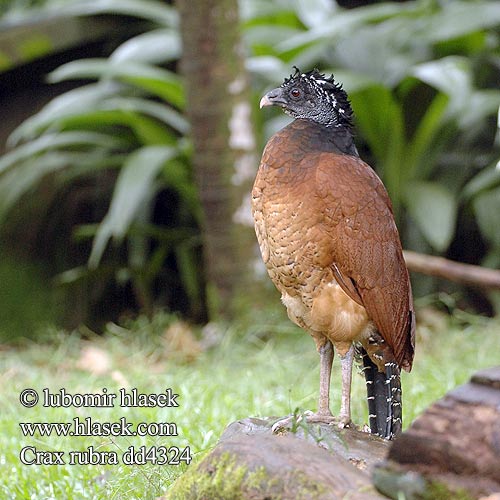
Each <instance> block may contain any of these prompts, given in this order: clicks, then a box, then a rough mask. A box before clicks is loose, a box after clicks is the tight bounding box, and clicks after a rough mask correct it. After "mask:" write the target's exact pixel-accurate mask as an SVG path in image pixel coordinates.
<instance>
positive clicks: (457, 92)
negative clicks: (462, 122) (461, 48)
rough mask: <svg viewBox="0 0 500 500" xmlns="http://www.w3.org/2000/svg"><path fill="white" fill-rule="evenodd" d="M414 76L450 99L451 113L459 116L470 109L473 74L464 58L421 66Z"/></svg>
mask: <svg viewBox="0 0 500 500" xmlns="http://www.w3.org/2000/svg"><path fill="white" fill-rule="evenodd" d="M412 73H413V75H414V76H416V77H417V78H418V79H420V80H422V81H423V82H425V83H427V84H428V85H430V86H432V87H435V88H436V89H438V90H439V91H441V92H443V93H444V94H446V95H448V96H449V97H450V108H449V113H450V114H451V116H458V115H459V114H460V113H461V112H462V111H463V110H465V109H467V108H469V103H470V98H471V95H472V73H471V67H470V63H469V61H468V60H467V59H466V58H464V57H456V56H450V57H445V58H443V59H439V60H437V61H431V62H427V63H424V64H419V65H418V66H416V67H415V68H414V69H413V71H412Z"/></svg>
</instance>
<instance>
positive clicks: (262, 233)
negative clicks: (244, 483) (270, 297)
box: [252, 71, 414, 437]
mask: <svg viewBox="0 0 500 500" xmlns="http://www.w3.org/2000/svg"><path fill="white" fill-rule="evenodd" d="M296 94H297V95H296ZM261 105H279V106H281V107H283V108H284V110H285V111H286V112H287V113H289V114H291V115H292V116H294V117H295V118H296V119H295V121H293V122H292V123H291V124H290V125H288V126H287V127H285V128H284V129H282V130H281V131H279V132H278V133H276V134H275V135H274V136H273V137H272V138H271V139H270V140H269V142H268V144H267V146H266V148H265V150H264V153H263V156H262V161H261V164H260V168H259V171H258V174H257V177H256V180H255V185H254V188H253V193H252V202H253V205H252V209H253V216H254V219H255V229H256V233H257V238H258V241H259V245H260V249H261V253H262V257H263V260H264V262H265V265H266V267H267V270H268V273H269V276H270V277H271V279H272V281H273V282H274V284H275V285H276V287H277V288H278V290H279V291H280V292H281V294H282V301H283V304H284V305H285V306H286V308H287V312H288V316H289V317H290V319H291V320H292V321H293V322H295V323H296V324H297V325H299V326H300V327H302V328H304V329H305V330H306V331H308V332H309V333H310V334H311V336H312V337H313V339H314V340H315V342H316V345H317V348H318V351H319V352H320V356H321V371H320V402H319V408H318V413H317V415H316V416H315V417H314V418H312V419H313V420H314V419H315V420H320V421H331V420H332V417H331V413H330V410H329V382H330V381H329V378H330V371H331V363H332V359H333V352H331V347H330V345H331V344H333V346H334V347H335V350H336V351H337V352H338V353H339V354H340V357H341V360H342V373H343V392H342V407H341V413H340V420H341V422H342V423H343V424H347V423H348V422H349V421H350V408H349V398H350V394H349V393H350V378H351V372H350V371H351V368H350V365H351V364H352V358H353V348H352V344H353V343H356V344H360V345H361V346H363V348H364V351H365V367H366V366H367V365H366V364H367V363H368V365H369V364H370V363H371V365H372V368H373V365H375V366H376V367H377V368H376V369H375V370H373V369H372V371H371V372H370V373H371V375H370V377H371V378H372V379H373V377H374V376H380V375H383V376H384V378H385V379H387V382H386V384H382V385H386V386H387V387H386V388H384V389H383V390H384V391H386V392H385V393H384V394H371V393H370V387H368V389H369V391H368V392H369V408H370V414H371V424H372V431H373V432H377V433H380V434H383V435H384V436H385V437H391V436H392V435H393V434H395V433H396V432H397V431H398V430H399V429H400V425H401V421H400V418H401V408H400V385H399V370H398V368H399V367H401V368H404V369H406V370H408V371H409V370H410V369H411V366H412V361H413V345H414V314H413V305H412V296H411V287H410V283H409V278H408V271H407V269H406V266H405V262H404V260H403V254H402V249H401V243H400V240H399V235H398V231H397V228H396V225H395V222H394V217H393V213H392V207H391V202H390V200H389V197H388V195H387V192H386V190H385V188H384V186H383V184H382V182H381V181H380V179H379V178H378V177H377V175H376V174H375V172H374V171H373V170H372V169H371V168H370V167H369V166H368V165H367V164H366V163H364V162H363V161H362V160H361V159H360V158H359V157H358V155H357V151H356V148H355V146H354V143H353V140H352V134H351V126H350V125H351V123H350V121H351V114H352V112H351V110H350V107H349V103H348V101H347V96H346V95H345V92H344V91H343V90H342V88H341V87H340V86H338V85H335V84H334V82H333V79H325V78H324V76H323V75H320V74H319V73H318V72H317V71H313V72H310V73H307V74H300V72H297V73H296V75H294V76H293V77H290V78H289V79H287V80H285V83H284V84H283V85H282V86H281V87H279V88H278V89H275V90H273V91H271V92H269V93H267V94H266V96H264V98H263V99H262V101H261ZM330 343H331V344H330ZM366 370H367V373H368V372H369V371H370V368H369V367H367V368H366ZM377 372H379V373H378V375H377ZM370 377H368V378H367V382H368V384H370V383H371V384H373V385H374V386H376V385H378V384H376V383H375V381H374V380H371V382H370V380H369V378H370ZM387 391H388V392H387ZM372 392H373V391H372ZM370 398H371V399H372V401H370ZM388 398H390V405H389V406H388V405H387V404H386V401H387V400H388ZM370 402H371V406H370ZM398 406H399V409H398V408H397V407H398ZM374 412H375V413H381V415H375V413H374ZM377 418H378V420H379V422H378V424H376V423H375V421H376V420H377ZM389 420H390V422H389ZM385 421H387V422H389V423H387V425H385V424H384V422H385ZM381 422H382V423H381Z"/></svg>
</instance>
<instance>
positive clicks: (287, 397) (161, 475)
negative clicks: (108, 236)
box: [0, 312, 500, 500]
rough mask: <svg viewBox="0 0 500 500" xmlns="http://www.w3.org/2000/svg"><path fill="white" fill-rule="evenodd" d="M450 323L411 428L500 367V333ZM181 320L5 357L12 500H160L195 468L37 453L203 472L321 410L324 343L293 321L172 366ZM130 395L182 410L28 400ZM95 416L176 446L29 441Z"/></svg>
mask: <svg viewBox="0 0 500 500" xmlns="http://www.w3.org/2000/svg"><path fill="white" fill-rule="evenodd" d="M462 319H463V318H459V319H458V320H457V319H456V318H455V319H453V320H452V321H451V322H446V321H444V322H442V324H441V327H440V329H439V331H433V330H431V329H429V328H423V329H422V330H421V333H420V336H419V337H420V338H419V346H418V350H417V355H416V360H415V365H414V370H413V371H412V373H411V374H409V375H408V374H404V375H403V391H404V403H405V406H404V411H405V424H406V426H408V425H409V424H410V423H411V421H412V420H413V419H414V418H415V417H417V416H418V415H419V414H420V413H421V412H422V411H423V410H424V409H425V408H426V407H427V406H428V405H429V404H430V403H432V402H433V401H434V400H436V399H438V398H439V397H441V396H442V395H443V394H445V393H446V392H447V391H448V390H449V389H451V388H452V387H454V386H456V385H458V384H461V383H464V382H465V381H467V379H468V378H469V377H470V375H471V374H472V373H473V372H474V371H475V370H477V369H479V368H482V367H487V366H492V365H494V364H498V363H499V354H498V353H499V352H500V324H499V322H498V320H497V321H494V320H490V321H488V320H484V319H479V318H471V317H467V318H465V320H466V321H462ZM170 320H171V318H168V317H165V316H164V315H159V316H158V317H157V318H155V320H154V322H153V323H148V322H147V321H145V320H143V319H142V320H139V321H136V322H135V323H133V324H132V325H130V329H131V331H129V330H128V329H127V328H121V327H117V326H116V325H114V326H112V327H110V331H109V332H108V334H107V335H105V336H104V337H100V338H93V340H91V341H89V340H83V339H82V338H81V335H79V334H71V335H68V334H63V333H62V332H57V331H50V330H48V331H47V334H50V335H49V336H50V341H48V342H42V341H40V343H29V344H25V345H23V346H22V347H12V346H4V347H2V348H1V349H0V377H1V379H0V382H1V389H0V396H1V399H0V404H1V408H2V411H1V412H0V423H1V424H0V425H1V429H2V447H1V449H0V498H9V499H67V500H71V499H86V498H91V499H120V500H122V499H123V500H126V499H136V498H137V499H139V498H140V499H145V500H147V499H151V500H152V499H156V498H158V497H161V496H162V495H164V494H165V492H166V491H167V489H168V486H169V485H170V484H171V482H172V481H173V480H175V478H176V477H177V476H178V475H179V474H181V473H182V472H183V470H185V468H186V466H185V465H183V464H182V465H179V466H167V465H161V466H160V465H152V464H147V465H136V466H128V465H123V464H120V465H108V466H106V465H69V464H67V465H23V464H22V463H21V462H20V460H19V452H20V450H21V449H22V448H23V447H25V446H35V447H36V448H37V449H39V450H48V451H54V450H58V451H64V452H65V455H64V456H65V457H66V458H67V457H68V453H69V451H71V450H81V451H82V450H86V449H87V448H88V447H89V446H93V447H94V449H96V450H100V451H103V450H109V451H115V452H116V453H117V455H118V456H119V457H120V456H121V454H122V453H123V452H124V451H126V450H127V449H128V448H129V446H134V447H135V448H136V449H137V448H139V447H140V446H141V445H145V446H147V447H150V446H166V447H170V446H177V447H179V448H181V449H182V448H184V447H186V446H189V447H190V449H191V451H192V453H193V456H194V460H196V459H198V458H199V457H200V456H202V455H203V453H204V452H205V451H207V450H209V449H210V448H211V447H212V446H214V444H215V443H216V441H217V438H218V436H219V435H220V434H221V432H222V431H223V429H224V427H225V426H226V425H227V424H229V423H230V422H232V421H234V420H237V419H240V418H244V417H247V416H271V415H277V416H282V415H285V414H288V413H291V412H293V411H294V410H295V408H297V407H300V408H301V409H315V408H316V398H317V393H318V356H317V354H316V352H315V349H314V343H313V342H312V340H311V339H310V338H309V337H308V336H307V335H305V334H304V333H302V332H301V331H300V330H298V329H296V328H295V327H293V326H291V325H290V324H289V323H288V322H287V321H286V320H284V319H283V315H282V314H281V312H277V313H276V314H275V315H271V316H269V317H267V320H266V322H265V323H264V322H263V321H261V320H256V321H255V323H254V324H253V325H252V326H251V327H248V326H247V327H243V326H241V325H240V326H232V327H230V328H227V329H226V331H224V336H223V340H222V342H221V343H220V344H219V345H218V346H217V347H216V348H213V349H212V350H209V351H207V352H204V353H202V354H201V355H200V356H198V357H197V359H196V360H195V361H194V362H192V363H181V362H179V361H174V360H172V359H171V358H170V357H169V356H168V355H167V353H166V352H165V349H164V348H163V347H162V344H161V342H160V340H159V339H160V336H161V333H162V331H163V328H164V326H165V324H166V323H168V322H169V321H170ZM89 343H91V344H92V345H94V346H96V347H99V348H100V349H102V350H103V351H105V352H106V353H107V354H108V355H109V357H110V360H111V366H110V367H109V370H108V371H106V372H105V373H104V374H102V375H95V374H91V373H90V372H89V371H86V370H83V369H81V368H79V367H78V366H77V365H78V360H79V358H80V355H81V350H82V348H83V347H84V346H88V345H89ZM354 379H355V380H354V387H353V419H354V421H355V422H357V423H363V422H365V421H366V409H365V400H364V390H365V389H364V384H363V380H362V378H361V377H360V376H355V377H354ZM339 380H340V378H339V366H338V363H334V374H333V378H332V396H333V402H332V409H333V410H334V411H336V410H338V407H339V397H338V394H339V392H338V388H339ZM124 385H126V387H127V388H128V390H130V389H131V388H133V387H136V388H138V390H139V391H140V392H144V393H161V392H163V391H165V389H166V388H172V390H173V391H174V392H175V393H178V394H179V398H178V403H179V407H177V408H156V407H155V408H121V407H120V406H118V405H115V407H114V408H71V407H70V408H44V407H43V406H42V405H41V404H40V403H39V404H38V405H37V406H35V407H33V408H24V407H23V406H21V404H20V402H19V393H20V392H21V391H22V390H23V389H25V388H28V387H30V388H33V389H35V390H37V391H38V392H39V393H40V394H41V393H42V390H43V388H48V389H49V390H50V392H52V393H55V392H58V391H59V390H60V389H61V388H62V387H64V388H65V389H66V390H67V391H68V392H70V393H97V392H99V391H101V390H102V389H103V388H107V390H108V393H111V392H113V393H118V391H119V389H120V388H121V387H123V386H124ZM77 416H78V417H80V419H82V420H83V419H84V418H85V417H87V416H91V417H92V419H93V420H95V421H100V422H106V421H109V422H114V421H119V419H120V418H121V417H125V418H126V419H127V421H128V422H134V423H138V422H175V423H176V424H177V427H178V435H177V436H170V437H154V436H149V437H113V438H109V437H56V436H51V437H40V436H37V437H25V436H23V435H22V433H21V430H20V427H19V422H71V421H72V419H73V418H75V417H77Z"/></svg>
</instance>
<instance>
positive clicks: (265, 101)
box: [259, 94, 273, 109]
mask: <svg viewBox="0 0 500 500" xmlns="http://www.w3.org/2000/svg"><path fill="white" fill-rule="evenodd" d="M272 105H273V101H271V99H269V97H267V94H266V95H265V96H264V97H262V99H261V100H260V103H259V108H260V109H262V108H263V107H264V106H272Z"/></svg>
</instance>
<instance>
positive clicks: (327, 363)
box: [318, 340, 333, 417]
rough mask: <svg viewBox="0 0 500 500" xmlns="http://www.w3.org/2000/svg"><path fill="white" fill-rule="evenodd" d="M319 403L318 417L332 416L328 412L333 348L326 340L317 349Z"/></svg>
mask: <svg viewBox="0 0 500 500" xmlns="http://www.w3.org/2000/svg"><path fill="white" fill-rule="evenodd" d="M319 360H320V368H319V402H318V416H323V415H325V416H329V417H331V416H332V412H331V411H330V379H331V376H332V364H333V346H332V343H331V342H330V341H329V340H327V341H326V342H325V344H323V345H322V346H321V347H320V348H319Z"/></svg>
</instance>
